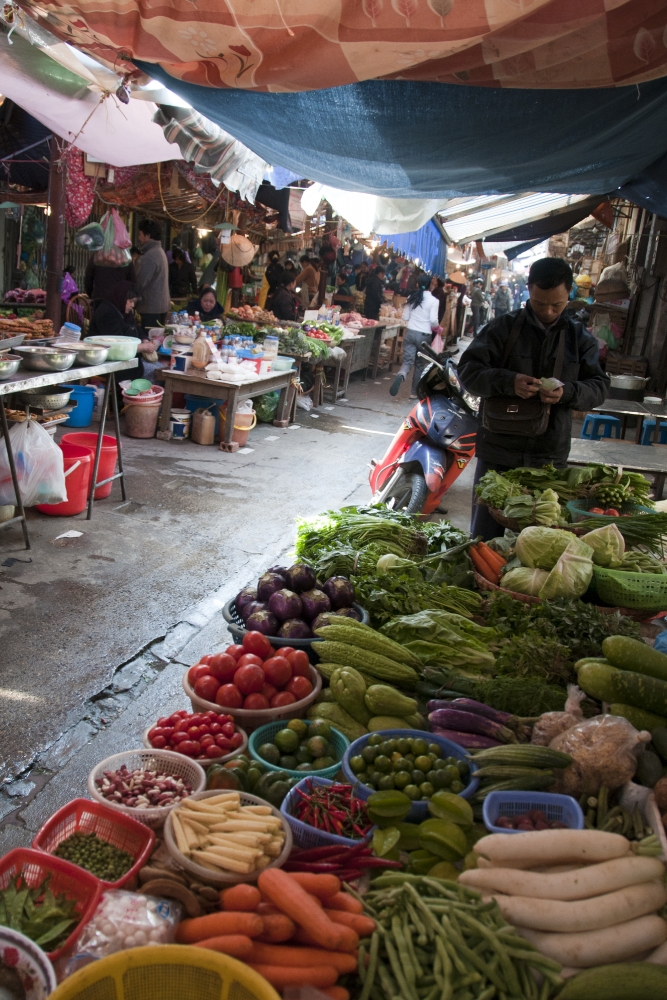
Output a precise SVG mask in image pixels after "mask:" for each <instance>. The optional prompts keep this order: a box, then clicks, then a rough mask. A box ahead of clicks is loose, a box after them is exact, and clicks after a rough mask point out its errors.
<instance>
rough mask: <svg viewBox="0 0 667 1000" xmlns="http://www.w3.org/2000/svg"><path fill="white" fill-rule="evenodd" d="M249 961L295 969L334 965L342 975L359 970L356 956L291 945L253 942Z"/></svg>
mask: <svg viewBox="0 0 667 1000" xmlns="http://www.w3.org/2000/svg"><path fill="white" fill-rule="evenodd" d="M249 961H251V962H259V963H260V964H263V965H286V966H290V967H295V968H306V967H309V968H313V967H314V968H318V967H319V966H320V965H333V967H334V968H335V969H338V972H339V973H340V974H341V975H344V974H345V973H346V972H354V971H355V969H356V968H357V957H356V955H352V954H349V953H348V952H343V951H325V949H324V948H297V947H295V946H294V945H289V944H263V943H262V942H261V941H253V946H252V953H251V954H250V956H249Z"/></svg>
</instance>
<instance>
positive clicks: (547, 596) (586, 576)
mask: <svg viewBox="0 0 667 1000" xmlns="http://www.w3.org/2000/svg"><path fill="white" fill-rule="evenodd" d="M592 556H593V549H592V548H591V547H590V545H586V543H585V542H583V541H582V540H581V539H580V538H576V537H575V538H572V541H571V542H570V544H569V545H568V547H567V548H566V549H565V551H564V552H563V554H562V555H561V556H560V557H559V559H558V562H557V563H556V565H555V566H554V568H553V569H552V570H551V572H550V573H549V576H548V577H547V580H546V582H545V583H544V586H543V587H542V589H541V590H540V592H539V594H538V595H537V596H538V597H539V598H540V599H541V600H542V601H552V600H553V599H554V598H555V597H566V598H572V597H581V595H582V594H584V593H586V591H587V590H588V587H589V584H590V582H591V580H592V579H593V559H592Z"/></svg>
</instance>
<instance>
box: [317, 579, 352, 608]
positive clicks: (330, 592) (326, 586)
mask: <svg viewBox="0 0 667 1000" xmlns="http://www.w3.org/2000/svg"><path fill="white" fill-rule="evenodd" d="M322 590H323V591H324V593H325V594H326V595H327V597H328V598H329V600H330V601H331V607H332V608H333V609H334V611H337V610H338V608H349V606H350V604H352V601H353V600H354V586H353V585H352V583H351V582H350V581H349V580H348V578H347V577H346V576H330V577H329V579H328V580H327V581H326V582H325V583H323V584H322Z"/></svg>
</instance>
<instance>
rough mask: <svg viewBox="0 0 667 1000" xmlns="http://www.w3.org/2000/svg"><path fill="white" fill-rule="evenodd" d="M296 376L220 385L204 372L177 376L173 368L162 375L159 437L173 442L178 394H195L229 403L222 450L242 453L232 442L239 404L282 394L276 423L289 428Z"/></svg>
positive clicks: (278, 375) (278, 374)
mask: <svg viewBox="0 0 667 1000" xmlns="http://www.w3.org/2000/svg"><path fill="white" fill-rule="evenodd" d="M292 375H293V373H292V372H291V371H286V372H275V373H273V374H269V375H264V376H262V378H259V379H256V380H255V381H252V382H218V381H217V380H216V379H212V378H206V376H205V375H204V373H203V372H197V374H191V372H176V371H173V370H172V369H170V368H165V369H164V370H163V371H162V378H164V397H163V399H162V416H161V417H160V429H159V431H158V432H157V437H159V438H161V439H162V440H163V441H169V440H170V438H171V431H170V430H169V421H170V419H171V401H172V396H173V394H174V391H177V392H191V393H193V394H194V395H195V396H196V395H200V396H207V397H209V398H211V399H219V400H221V401H223V400H226V401H227V416H226V419H225V431H224V438H223V440H221V441H220V450H221V451H228V452H234V451H238V447H239V446H238V442H236V441H232V434H233V433H234V419H235V417H236V410H237V407H238V404H239V403H242V402H243V401H244V400H245V399H253V398H254V397H255V396H263V395H264V393H265V392H277V391H278V390H280V399H279V400H278V410H277V412H276V419H275V420H274V421H273V423H274V425H275V426H276V427H287V425H288V424H289V419H288V406H287V396H288V389H289V387H290V385H291V382H292Z"/></svg>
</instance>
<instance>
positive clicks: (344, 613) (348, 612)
mask: <svg viewBox="0 0 667 1000" xmlns="http://www.w3.org/2000/svg"><path fill="white" fill-rule="evenodd" d="M335 613H336V614H337V615H340V617H341V618H354V619H355V620H356V621H358V622H360V621H361V615H360V614H359V612H358V611H357V609H356V608H339V609H338V611H336V612H335Z"/></svg>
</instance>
